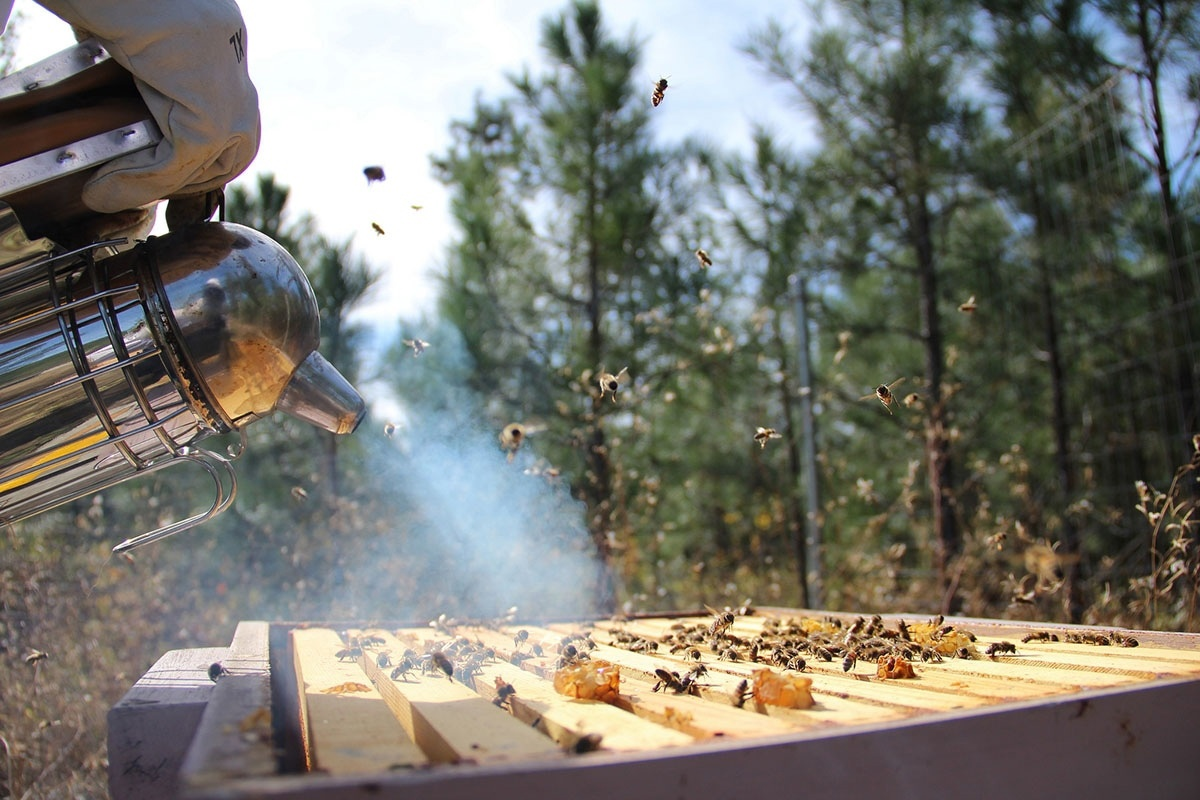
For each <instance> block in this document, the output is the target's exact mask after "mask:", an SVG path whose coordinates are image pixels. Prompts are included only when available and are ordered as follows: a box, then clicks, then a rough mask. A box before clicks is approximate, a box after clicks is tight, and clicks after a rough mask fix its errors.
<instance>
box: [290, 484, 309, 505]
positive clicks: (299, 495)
mask: <svg viewBox="0 0 1200 800" xmlns="http://www.w3.org/2000/svg"><path fill="white" fill-rule="evenodd" d="M292 499H293V500H295V501H296V502H298V503H303V502H304V501H305V500H307V499H308V492H307V491H305V489H304V487H303V486H293V487H292Z"/></svg>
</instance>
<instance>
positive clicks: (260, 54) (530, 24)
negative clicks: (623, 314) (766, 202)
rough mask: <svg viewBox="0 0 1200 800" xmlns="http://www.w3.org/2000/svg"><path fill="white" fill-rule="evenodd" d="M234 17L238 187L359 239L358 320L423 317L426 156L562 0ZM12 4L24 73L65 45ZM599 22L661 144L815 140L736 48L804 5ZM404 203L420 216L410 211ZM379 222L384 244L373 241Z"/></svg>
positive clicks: (613, 10)
mask: <svg viewBox="0 0 1200 800" xmlns="http://www.w3.org/2000/svg"><path fill="white" fill-rule="evenodd" d="M240 5H241V7H242V12H243V14H244V15H245V17H246V26H247V32H248V38H249V46H248V52H249V56H250V70H251V76H252V77H253V79H254V81H255V85H256V86H257V88H258V91H259V98H260V108H261V111H262V115H263V137H262V144H261V148H260V150H259V154H258V157H257V158H256V159H255V162H254V163H253V164H252V165H251V166H250V168H249V170H248V171H247V172H246V174H245V175H244V176H243V177H242V178H241V180H242V181H246V180H248V179H251V180H252V179H253V177H254V176H255V175H257V174H259V173H265V172H273V173H275V175H276V177H277V179H278V180H279V181H280V182H282V183H283V184H285V185H287V186H289V187H291V189H292V195H291V200H290V202H289V206H290V207H291V208H292V210H293V212H294V213H298V212H301V211H307V212H309V213H311V214H313V215H314V216H315V217H316V218H317V221H318V225H319V227H320V228H321V230H322V231H323V232H325V233H326V234H328V235H330V236H332V237H334V238H336V239H344V238H346V237H351V236H352V237H354V243H355V247H356V249H357V250H358V251H359V252H360V253H362V254H363V255H364V256H365V257H366V258H367V259H368V261H369V262H370V263H371V264H372V265H373V266H375V267H376V268H378V269H380V270H381V271H382V272H383V273H384V279H383V281H382V282H381V285H380V287H379V289H378V290H377V292H376V294H375V297H374V299H373V301H372V302H370V303H368V304H367V306H366V308H364V310H363V316H364V317H365V318H366V319H368V320H370V321H372V322H375V323H378V324H381V325H384V326H386V327H388V328H390V327H391V326H392V325H394V321H395V320H396V318H397V317H398V316H401V315H403V316H412V315H415V314H417V313H419V312H420V311H422V310H425V309H429V308H431V304H432V299H433V282H432V281H431V280H430V279H429V277H428V275H429V272H430V271H431V270H433V269H435V268H436V267H437V265H438V264H439V263H441V260H442V253H443V251H444V249H445V246H446V244H447V242H448V241H449V240H450V239H451V237H452V236H453V230H452V228H451V225H450V219H449V215H448V213H447V210H446V200H447V198H446V193H445V191H444V189H443V188H442V187H441V185H440V184H438V183H437V182H436V181H434V180H433V179H432V177H431V176H430V170H429V157H430V155H431V154H440V153H441V152H442V151H443V150H444V148H445V146H446V143H447V132H448V129H449V125H450V122H451V120H453V119H459V118H464V117H466V116H467V115H468V114H469V112H470V109H471V104H472V101H473V98H474V96H475V94H476V92H482V93H483V94H484V96H486V97H493V98H494V97H499V96H501V95H504V94H507V91H508V89H507V87H508V84H507V82H506V80H505V77H504V76H505V74H506V73H509V72H515V71H517V70H519V69H520V68H521V67H522V66H525V65H528V66H529V67H530V68H531V70H532V71H533V72H534V74H537V73H538V72H540V71H541V70H542V69H543V68H544V62H543V61H542V57H541V53H540V52H539V47H538V36H539V28H540V20H541V19H542V18H543V17H544V16H545V15H546V14H549V13H559V12H561V11H563V10H565V9H566V8H567V7H568V4H567V2H566V0H561V1H556V2H549V1H548V0H530V1H526V0H500V1H499V2H447V3H429V2H426V3H415V2H400V3H398V2H394V0H347V1H346V2H342V3H336V4H334V3H329V2H316V0H292V1H291V2H288V3H279V2H277V0H242V2H241V3H240ZM15 7H16V9H17V10H19V11H22V12H23V13H24V15H25V22H24V27H23V28H22V29H21V36H20V43H19V47H18V61H19V62H20V63H22V64H27V63H30V62H32V61H36V60H38V59H39V58H42V57H44V56H46V55H49V54H51V53H53V52H56V51H57V50H60V49H62V48H64V47H66V46H68V45H69V44H70V43H71V42H72V41H73V39H72V37H71V34H70V30H69V29H68V28H67V26H66V24H65V23H62V22H61V21H59V20H57V19H56V18H54V17H52V16H51V15H49V14H48V13H47V12H45V11H44V10H43V9H42V8H41V7H40V6H37V5H35V4H34V3H33V2H32V1H31V0H17V3H16V6H15ZM335 9H336V11H335ZM601 10H602V12H603V13H604V16H605V19H606V25H607V27H608V29H609V31H610V32H613V33H615V34H618V35H621V36H624V35H626V34H628V33H630V32H631V31H632V32H633V33H634V34H635V35H636V36H637V38H638V39H639V40H641V41H643V42H644V43H645V45H644V58H643V66H642V71H643V73H644V75H643V77H644V81H645V84H646V100H647V103H648V102H649V99H650V91H651V88H652V83H653V82H654V81H655V80H657V79H658V78H659V77H661V76H664V75H667V76H670V83H671V86H670V89H669V90H668V92H667V98H666V101H665V102H664V103H663V104H662V105H661V106H660V107H659V108H658V109H657V110H656V112H655V114H654V116H653V120H654V124H655V131H654V135H655V136H657V137H659V138H660V140H663V141H674V140H679V139H682V138H684V137H686V136H689V135H694V134H704V135H706V136H707V137H708V138H709V139H710V140H711V141H714V142H718V143H720V144H722V145H724V146H725V147H727V148H731V149H743V150H744V149H746V148H747V147H748V145H749V135H750V131H751V127H752V125H753V124H754V123H756V122H766V123H769V124H771V125H772V126H773V127H774V128H775V130H776V131H777V132H778V133H780V134H781V135H782V137H783V138H784V139H785V140H788V139H790V140H792V141H794V142H797V143H799V142H802V141H803V140H804V139H805V137H806V136H807V135H808V134H807V129H806V126H805V125H804V122H803V117H802V116H801V114H800V113H799V112H798V111H797V110H796V109H795V108H794V107H793V106H791V105H790V100H788V95H787V93H786V92H785V91H784V90H783V89H782V88H780V87H777V86H774V85H772V84H771V83H770V82H769V81H767V80H766V79H765V78H764V77H763V75H762V74H761V72H759V71H758V70H757V68H756V67H754V66H753V65H752V64H751V63H750V62H749V60H748V59H747V58H745V57H744V56H742V55H741V54H740V53H739V52H738V51H737V43H738V42H739V41H741V40H742V39H743V38H744V37H745V36H746V34H747V32H748V31H749V30H750V29H751V28H753V27H757V26H759V25H761V24H762V23H763V22H765V21H766V20H767V19H768V18H769V17H772V16H773V17H775V18H777V19H780V20H781V21H782V22H784V24H785V25H790V26H792V27H793V28H794V29H795V30H796V31H798V32H799V31H802V30H803V21H804V20H805V19H806V18H807V11H806V9H805V6H804V4H803V3H801V2H800V1H799V0H793V2H780V1H779V0H774V2H772V0H744V1H743V2H711V1H710V2H684V1H683V0H670V1H668V2H648V0H607V2H604V0H602V2H601ZM367 164H381V165H383V166H384V167H385V169H386V170H387V176H388V179H387V181H385V182H384V183H377V184H374V185H372V186H370V187H369V188H368V186H367V185H366V181H365V180H364V179H363V175H362V168H363V167H364V166H366V165H367ZM413 204H418V205H422V206H424V208H422V209H421V210H420V211H414V210H413V209H412V208H411V206H412V205H413ZM372 222H377V223H378V224H379V225H380V226H382V227H383V228H384V230H385V231H386V235H385V236H378V235H376V234H375V233H374V232H373V231H372V229H371V223H372Z"/></svg>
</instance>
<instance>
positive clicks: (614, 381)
mask: <svg viewBox="0 0 1200 800" xmlns="http://www.w3.org/2000/svg"><path fill="white" fill-rule="evenodd" d="M628 369H629V368H628V367H621V371H620V372H618V373H617V374H616V375H613V374H612V373H611V372H605V371H604V368H603V367H601V368H600V374H599V375H597V376H596V383H598V384H599V385H600V399H601V400H603V399H604V395H605V393H606V392H607V393H608V394H611V395H612V401H613V402H614V403H615V402H617V389H620V388H621V377H622V376H623V375H624V374H625V372H626V371H627V370H628Z"/></svg>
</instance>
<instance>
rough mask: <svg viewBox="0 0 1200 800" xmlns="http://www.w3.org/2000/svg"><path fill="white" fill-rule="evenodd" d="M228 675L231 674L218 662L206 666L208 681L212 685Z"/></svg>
mask: <svg viewBox="0 0 1200 800" xmlns="http://www.w3.org/2000/svg"><path fill="white" fill-rule="evenodd" d="M230 674H232V673H230V671H229V670H228V669H226V668H225V665H224V664H222V663H221V662H220V661H214V662H213V663H211V664H209V665H208V679H209V680H210V681H212V682H213V683H216V682H217V681H218V680H220V679H221V678H224V677H225V676H226V675H230Z"/></svg>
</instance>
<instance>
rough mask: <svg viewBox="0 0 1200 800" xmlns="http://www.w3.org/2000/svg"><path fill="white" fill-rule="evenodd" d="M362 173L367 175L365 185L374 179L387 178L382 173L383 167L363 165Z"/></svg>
mask: <svg viewBox="0 0 1200 800" xmlns="http://www.w3.org/2000/svg"><path fill="white" fill-rule="evenodd" d="M363 175H366V176H367V186H370V185H371V184H372V183H375V182H376V181H384V180H387V176H386V175H384V174H383V167H380V166H370V167H363Z"/></svg>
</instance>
